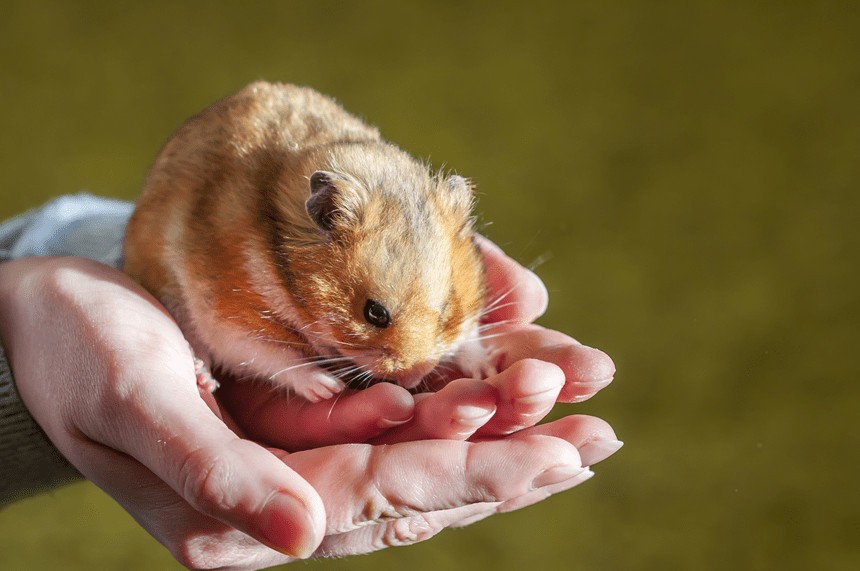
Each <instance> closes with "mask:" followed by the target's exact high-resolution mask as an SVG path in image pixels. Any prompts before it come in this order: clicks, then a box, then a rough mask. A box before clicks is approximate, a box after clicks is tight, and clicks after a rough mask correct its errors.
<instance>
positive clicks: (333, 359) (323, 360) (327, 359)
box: [269, 357, 350, 381]
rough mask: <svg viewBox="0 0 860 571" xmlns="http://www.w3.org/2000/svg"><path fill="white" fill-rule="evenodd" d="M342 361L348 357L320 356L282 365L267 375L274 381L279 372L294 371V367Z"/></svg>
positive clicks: (347, 359) (299, 367)
mask: <svg viewBox="0 0 860 571" xmlns="http://www.w3.org/2000/svg"><path fill="white" fill-rule="evenodd" d="M343 361H350V359H349V358H347V357H322V358H320V359H318V360H314V361H305V362H303V363H298V364H296V365H290V366H289V367H284V368H283V369H281V370H280V371H278V372H276V373H272V374H271V375H269V379H270V380H273V381H274V380H275V377H277V376H278V375H281V374H283V373H286V372H288V371H294V370H296V369H302V368H304V367H310V366H313V365H321V366H322V365H329V364H332V363H339V362H343Z"/></svg>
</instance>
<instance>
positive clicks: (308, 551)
mask: <svg viewBox="0 0 860 571" xmlns="http://www.w3.org/2000/svg"><path fill="white" fill-rule="evenodd" d="M321 513H322V511H321V510H320V509H316V510H314V509H313V508H312V507H311V506H309V505H308V504H307V503H306V501H303V500H302V499H299V498H297V497H296V496H294V495H292V494H290V493H289V492H276V493H274V494H273V495H272V497H271V498H270V499H269V500H268V501H267V502H266V505H265V506H264V507H263V509H262V511H261V512H260V515H259V516H258V518H257V522H256V526H255V527H256V530H255V531H256V534H257V538H258V539H260V540H261V541H262V543H264V544H265V545H267V546H269V547H271V548H272V549H274V550H276V551H279V552H281V553H283V554H284V555H288V556H289V557H294V558H296V559H307V558H308V557H310V556H311V555H312V554H313V553H314V551H316V549H317V547H319V545H320V543H322V540H323V537H324V530H325V518H324V517H322V518H321V517H320V515H321Z"/></svg>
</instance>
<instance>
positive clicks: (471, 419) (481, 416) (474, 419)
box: [451, 404, 496, 426]
mask: <svg viewBox="0 0 860 571" xmlns="http://www.w3.org/2000/svg"><path fill="white" fill-rule="evenodd" d="M494 414H496V407H494V406H493V407H490V408H485V407H481V406H475V405H471V404H461V405H458V406H456V407H454V412H453V414H452V415H451V420H453V421H454V422H458V423H462V424H468V425H470V426H473V425H476V424H484V423H485V422H486V421H488V420H490V417H492V416H493V415H494Z"/></svg>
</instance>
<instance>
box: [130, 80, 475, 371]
mask: <svg viewBox="0 0 860 571" xmlns="http://www.w3.org/2000/svg"><path fill="white" fill-rule="evenodd" d="M315 171H326V172H331V173H334V174H335V175H337V179H336V181H334V184H335V185H336V187H337V190H338V192H337V194H336V199H337V201H336V206H337V210H336V216H335V218H334V219H333V220H334V222H333V224H334V227H333V228H332V229H331V230H330V231H327V230H326V229H324V228H321V227H320V226H319V225H318V224H317V223H315V222H314V220H313V218H312V217H311V216H310V215H309V214H308V211H307V210H306V207H305V203H306V202H307V200H308V198H309V196H310V194H311V192H310V187H309V179H310V176H311V174H313V173H314V172H315ZM457 180H459V181H460V182H462V179H451V178H446V177H444V176H442V175H441V174H434V173H432V172H430V171H429V169H428V167H427V165H425V164H421V163H419V162H418V161H416V160H414V159H413V158H412V157H410V156H409V155H408V154H406V153H404V152H403V151H402V150H400V149H398V148H397V147H395V146H393V145H391V144H389V143H386V142H384V141H383V140H382V139H381V138H380V135H379V132H378V131H377V130H376V129H375V128H373V127H370V126H368V125H366V124H364V123H363V122H361V121H360V120H359V119H357V118H356V117H354V116H352V115H350V114H349V113H347V112H346V111H344V110H343V109H342V108H341V107H340V106H339V105H338V104H337V103H335V102H334V101H333V100H332V99H330V98H328V97H325V96H323V95H321V94H319V93H317V92H315V91H313V90H311V89H308V88H303V87H297V86H293V85H283V84H268V83H264V82H258V83H254V84H251V85H249V86H248V87H246V88H244V89H243V90H241V91H239V92H238V93H236V94H234V95H232V96H230V97H227V98H226V99H223V100H221V101H219V102H217V103H215V104H214V105H212V106H211V107H209V108H208V109H206V110H204V111H203V112H202V113H200V114H199V115H197V116H195V117H193V118H192V119H190V120H189V121H188V122H187V123H186V124H185V125H183V126H182V128H180V130H179V131H178V132H177V133H176V134H175V135H174V137H173V138H172V139H171V140H170V141H169V142H168V143H167V144H166V146H165V147H164V149H163V150H162V151H161V153H160V154H159V156H158V157H157V159H156V161H155V164H154V166H153V167H152V170H151V172H150V173H149V176H148V179H147V182H146V186H145V189H144V192H143V194H142V195H141V197H140V199H139V201H138V204H137V208H136V210H135V213H134V215H133V216H132V219H131V222H130V223H129V227H128V233H127V237H126V242H125V270H126V272H127V273H128V274H129V275H130V276H132V277H133V278H134V279H136V280H137V281H139V282H140V283H141V284H142V285H143V286H144V287H146V288H147V289H148V290H149V291H151V292H152V293H153V294H154V295H155V296H156V297H157V298H158V299H159V300H161V301H162V302H163V303H164V304H165V306H166V307H167V308H168V309H169V310H170V311H171V312H172V313H173V314H174V316H175V317H176V319H177V321H178V322H179V323H180V326H181V327H182V328H183V330H184V331H185V333H186V335H187V336H188V337H189V339H190V341H191V342H192V345H193V346H194V347H195V350H196V351H198V352H202V353H203V354H204V355H205V356H206V357H208V358H209V359H210V360H211V361H213V362H214V363H216V364H219V365H221V366H224V367H226V368H228V369H231V370H233V371H235V372H240V373H242V374H244V375H253V376H264V377H265V376H269V377H272V378H273V379H274V378H275V376H276V372H277V371H276V370H275V369H279V368H280V369H283V368H286V367H287V366H289V363H290V359H293V360H295V356H296V355H297V354H299V355H305V356H310V355H323V356H327V355H337V354H340V355H343V356H346V357H349V358H350V359H353V360H354V361H355V362H357V363H358V364H360V365H362V366H363V367H364V368H365V370H367V371H369V372H370V373H372V374H373V375H374V376H375V377H381V378H388V379H391V380H395V381H398V382H401V384H404V385H405V386H411V385H414V383H415V381H416V379H417V378H420V376H422V375H424V374H425V373H426V372H428V371H429V370H430V369H431V368H432V367H433V366H435V365H436V364H437V363H438V362H439V361H440V360H441V359H444V358H448V357H450V356H451V355H452V354H453V353H454V351H455V350H456V349H457V345H458V344H459V343H461V342H462V341H463V340H464V339H466V338H467V337H469V336H473V335H474V332H475V327H476V325H477V320H478V316H479V312H480V310H481V308H482V307H483V303H484V277H483V266H482V261H481V257H480V255H479V253H478V251H477V249H476V247H475V245H474V243H473V234H472V228H471V221H470V218H469V217H470V210H471V205H472V193H471V189H470V188H469V186H468V184H465V185H464V184H459V185H458V184H456V182H457ZM452 181H453V182H452ZM368 299H374V300H377V301H380V302H382V303H383V304H384V305H385V307H386V308H387V309H388V310H389V312H390V314H391V318H392V320H391V325H390V326H389V327H387V328H378V327H374V326H373V325H371V324H369V323H368V322H367V321H366V320H365V318H364V316H363V309H364V305H365V303H366V302H367V300H368ZM230 340H235V346H234V347H230V348H228V349H230V350H232V351H233V353H234V354H232V355H227V353H230V350H225V348H224V347H223V346H224V345H225V344H230V343H231V341H230ZM239 347H241V350H239ZM287 349H292V352H291V351H287ZM278 351H282V352H283V354H284V358H283V363H282V364H278V363H274V364H273V363H271V361H272V360H273V359H274V360H275V361H277V360H278V357H277V355H278ZM273 355H274V357H273ZM263 361H266V362H267V364H266V365H265V366H263V365H262V362H263ZM276 382H279V383H282V384H283V383H286V384H287V385H288V384H289V381H288V379H284V378H278V379H276Z"/></svg>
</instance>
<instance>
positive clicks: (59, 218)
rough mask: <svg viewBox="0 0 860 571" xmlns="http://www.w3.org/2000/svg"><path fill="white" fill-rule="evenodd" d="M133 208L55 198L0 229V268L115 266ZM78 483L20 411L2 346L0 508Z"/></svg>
mask: <svg viewBox="0 0 860 571" xmlns="http://www.w3.org/2000/svg"><path fill="white" fill-rule="evenodd" d="M132 208H133V206H132V205H131V204H130V203H127V202H121V201H117V200H109V199H103V198H98V197H94V196H91V195H88V194H77V195H71V196H63V197H60V198H57V199H55V200H53V201H51V202H49V203H48V204H46V205H45V206H43V207H42V208H40V209H38V210H34V211H31V212H27V213H25V214H22V215H20V216H17V217H15V218H13V219H11V220H8V221H6V222H4V223H3V224H2V225H0V263H3V261H5V260H11V259H18V258H23V257H27V256H49V255H50V256H64V255H77V256H84V257H87V258H91V259H94V260H97V261H99V262H102V263H105V264H108V265H111V266H114V267H119V266H120V265H121V258H122V237H123V235H124V233H125V226H126V224H127V222H128V217H129V216H130V215H131V211H132ZM82 478H83V476H81V474H80V473H79V472H78V471H77V470H76V469H75V468H74V467H73V466H72V465H71V464H69V462H68V461H67V460H66V459H65V458H63V456H62V455H61V454H60V453H59V452H58V451H57V449H56V448H55V447H54V446H53V445H52V444H51V442H50V440H48V437H47V436H45V434H44V432H42V430H41V428H39V425H38V424H37V423H36V421H35V420H34V419H33V417H32V416H31V415H30V413H29V411H28V410H27V408H26V407H25V406H24V403H23V402H22V401H21V398H20V397H19V395H18V391H17V390H16V388H15V382H14V379H13V377H12V371H11V369H10V366H9V363H8V362H7V360H6V355H5V352H4V350H3V347H2V344H0V508H2V507H4V506H6V505H8V504H9V503H11V502H14V501H16V500H19V499H23V498H26V497H29V496H33V495H36V494H38V493H41V492H45V491H47V490H50V489H53V488H56V487H59V486H62V485H64V484H68V483H71V482H74V481H77V480H80V479H82Z"/></svg>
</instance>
